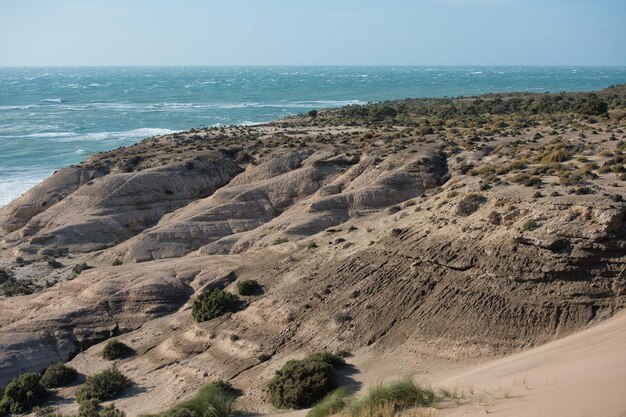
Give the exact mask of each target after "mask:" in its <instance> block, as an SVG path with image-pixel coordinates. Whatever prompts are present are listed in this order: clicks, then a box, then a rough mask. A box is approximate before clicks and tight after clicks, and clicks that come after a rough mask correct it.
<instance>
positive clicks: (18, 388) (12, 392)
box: [0, 373, 46, 414]
mask: <svg viewBox="0 0 626 417" xmlns="http://www.w3.org/2000/svg"><path fill="white" fill-rule="evenodd" d="M45 396H46V389H45V388H44V387H43V385H41V376H40V375H39V374H35V373H27V374H22V375H20V376H19V377H17V378H15V379H13V380H12V381H11V382H9V383H8V384H7V386H6V388H5V389H4V395H3V396H2V400H0V412H2V413H10V414H23V413H28V412H30V410H31V409H32V408H33V407H34V406H36V405H39V404H41V403H42V401H43V398H44V397H45Z"/></svg>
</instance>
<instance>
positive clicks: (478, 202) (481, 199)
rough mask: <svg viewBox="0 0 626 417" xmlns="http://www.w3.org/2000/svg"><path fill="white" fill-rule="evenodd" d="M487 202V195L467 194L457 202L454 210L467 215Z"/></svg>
mask: <svg viewBox="0 0 626 417" xmlns="http://www.w3.org/2000/svg"><path fill="white" fill-rule="evenodd" d="M486 202H487V197H485V196H483V195H481V194H468V195H466V196H465V197H463V199H462V200H461V201H460V202H459V205H458V206H457V209H456V212H457V214H459V215H461V216H469V215H470V214H472V213H474V212H476V211H477V210H478V209H479V208H480V206H482V205H483V204H485V203H486Z"/></svg>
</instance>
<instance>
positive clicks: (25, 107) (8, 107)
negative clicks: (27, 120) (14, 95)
mask: <svg viewBox="0 0 626 417" xmlns="http://www.w3.org/2000/svg"><path fill="white" fill-rule="evenodd" d="M33 107H35V106H34V105H33V104H27V105H24V106H0V111H2V110H28V109H32V108H33Z"/></svg>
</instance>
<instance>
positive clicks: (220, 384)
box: [145, 381, 235, 417]
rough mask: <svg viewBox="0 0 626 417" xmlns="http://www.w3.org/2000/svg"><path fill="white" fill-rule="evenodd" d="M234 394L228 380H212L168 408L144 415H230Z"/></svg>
mask: <svg viewBox="0 0 626 417" xmlns="http://www.w3.org/2000/svg"><path fill="white" fill-rule="evenodd" d="M234 401H235V394H234V392H233V390H232V388H231V386H230V384H229V383H228V382H224V381H214V382H211V383H209V384H207V385H205V386H203V387H202V388H200V389H199V390H198V391H197V392H196V394H195V395H194V396H193V397H192V398H190V399H189V400H187V401H185V402H182V403H180V404H177V405H175V406H174V407H172V408H171V409H170V410H167V411H164V412H162V413H159V414H157V415H154V416H145V417H230V416H231V415H232V408H233V402H234Z"/></svg>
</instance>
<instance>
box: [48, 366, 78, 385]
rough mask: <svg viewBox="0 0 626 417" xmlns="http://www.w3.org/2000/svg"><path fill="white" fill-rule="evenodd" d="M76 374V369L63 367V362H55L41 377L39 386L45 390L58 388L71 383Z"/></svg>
mask: <svg viewBox="0 0 626 417" xmlns="http://www.w3.org/2000/svg"><path fill="white" fill-rule="evenodd" d="M77 375H78V373H77V372H76V369H74V368H71V367H69V366H67V365H65V364H64V363H63V362H57V363H55V364H53V365H50V366H49V367H48V369H46V371H45V372H44V373H43V375H42V377H41V385H43V386H44V387H46V388H58V387H62V386H64V385H68V384H69V383H71V382H72V381H73V380H74V379H75V378H76V376H77Z"/></svg>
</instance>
